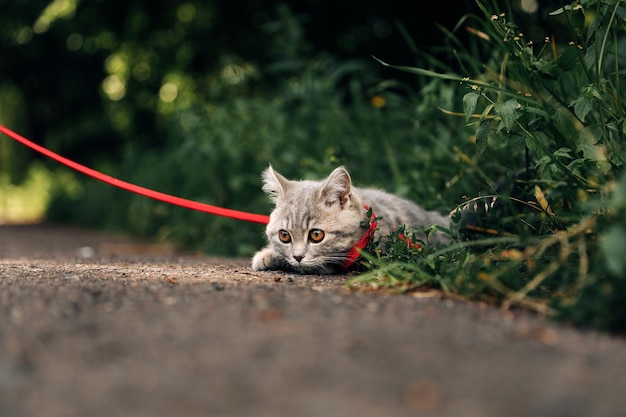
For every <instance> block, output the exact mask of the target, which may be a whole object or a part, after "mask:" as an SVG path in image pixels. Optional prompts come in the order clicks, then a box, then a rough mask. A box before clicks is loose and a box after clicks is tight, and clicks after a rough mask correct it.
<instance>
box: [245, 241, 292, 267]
mask: <svg viewBox="0 0 626 417" xmlns="http://www.w3.org/2000/svg"><path fill="white" fill-rule="evenodd" d="M284 268H285V260H284V259H283V257H282V256H280V255H278V254H277V253H276V252H274V251H273V250H272V248H270V247H269V246H268V247H266V248H263V249H261V250H260V251H258V252H257V253H256V254H255V255H254V257H253V258H252V269H253V270H255V271H266V270H268V269H269V270H276V269H284Z"/></svg>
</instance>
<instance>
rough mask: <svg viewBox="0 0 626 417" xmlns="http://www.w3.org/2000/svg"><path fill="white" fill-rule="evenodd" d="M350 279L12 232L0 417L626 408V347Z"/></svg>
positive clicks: (3, 294) (99, 240)
mask: <svg viewBox="0 0 626 417" xmlns="http://www.w3.org/2000/svg"><path fill="white" fill-rule="evenodd" d="M344 279H345V277H342V276H335V277H327V278H321V277H306V276H297V275H289V274H282V273H256V272H252V271H251V270H250V268H249V265H248V260H228V259H213V258H204V257H199V256H193V255H189V254H177V253H175V252H173V251H172V250H171V249H170V248H167V247H163V246H153V245H137V244H136V243H134V242H131V241H130V240H128V239H126V238H123V237H119V236H108V235H102V234H97V233H91V232H86V231H80V230H74V229H58V228H51V227H41V226H36V227H8V226H2V227H0V312H1V314H2V319H1V320H0V416H2V417H5V416H8V417H14V416H15V417H33V416H35V417H73V416H91V417H99V416H103V417H104V416H107V417H109V416H125V417H128V416H146V417H147V416H182V417H185V416H238V417H239V416H254V417H263V416H267V417H270V416H271V417H277V416H290V417H291V416H295V417H309V416H310V417H318V416H342V417H352V416H355V417H356V416H358V417H369V416H372V417H374V416H377V417H378V416H397V417H402V416H416V415H419V416H463V417H491V416H494V417H496V416H497V417H501V416H508V417H516V416H546V417H555V416H567V417H572V416H574V417H575V416H581V417H582V416H585V417H588V416H604V417H607V416H608V417H612V416H615V417H617V416H622V417H623V416H625V415H626V395H625V393H626V372H625V370H626V341H625V340H624V339H623V338H617V337H609V336H605V335H600V334H597V333H594V332H583V331H578V330H574V329H571V328H568V327H567V326H563V325H555V324H552V323H550V322H548V321H546V320H544V319H542V318H540V317H534V316H532V315H529V314H521V313H515V314H513V313H504V312H501V311H499V310H498V309H495V308H491V307H488V306H485V305H480V304H473V303H465V302H460V301H453V300H449V299H447V300H446V299H441V298H438V297H424V296H421V297H412V296H389V295H380V294H379V295H376V294H364V293H352V292H350V291H348V290H347V289H346V288H345V287H344V285H343V284H344Z"/></svg>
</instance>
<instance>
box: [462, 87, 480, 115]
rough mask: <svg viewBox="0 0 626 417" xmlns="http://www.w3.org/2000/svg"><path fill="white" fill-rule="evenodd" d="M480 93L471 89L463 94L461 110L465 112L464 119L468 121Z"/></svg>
mask: <svg viewBox="0 0 626 417" xmlns="http://www.w3.org/2000/svg"><path fill="white" fill-rule="evenodd" d="M479 97H480V94H478V92H476V91H472V92H470V93H467V94H465V95H464V96H463V112H464V113H465V121H466V122H467V121H469V120H470V119H471V118H472V115H473V114H474V111H475V110H476V104H477V103H478V98H479Z"/></svg>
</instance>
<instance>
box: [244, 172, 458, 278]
mask: <svg viewBox="0 0 626 417" xmlns="http://www.w3.org/2000/svg"><path fill="white" fill-rule="evenodd" d="M262 178H263V191H264V192H265V193H266V194H267V195H268V196H269V198H270V199H271V200H272V202H274V203H275V205H276V206H275V208H274V210H273V211H272V213H271V214H270V220H269V223H268V225H267V228H266V235H267V239H268V242H269V244H268V246H267V247H265V248H263V249H261V250H260V251H258V252H257V253H256V254H255V255H254V257H253V259H252V269H254V270H255V271H262V270H277V269H281V270H288V271H294V272H299V273H305V274H333V273H337V272H340V271H342V270H343V269H345V265H346V264H345V260H346V257H347V256H348V253H349V252H350V249H351V248H353V247H354V246H355V244H356V243H357V242H358V241H359V240H360V239H361V238H362V237H363V236H364V235H365V234H366V232H367V229H366V228H365V227H364V226H363V225H364V224H365V225H367V224H368V222H369V220H370V219H368V216H367V209H366V208H365V207H366V206H369V207H371V209H372V211H373V213H374V215H375V216H376V217H377V218H379V219H378V221H377V233H380V235H381V236H384V235H387V234H389V233H390V232H391V231H392V230H394V229H395V228H397V227H398V226H400V225H407V226H431V225H435V224H436V225H441V226H443V227H445V228H449V226H450V219H449V218H447V217H444V216H442V215H441V214H439V213H436V212H434V211H426V210H424V209H423V208H421V207H420V206H418V205H417V204H415V203H413V202H411V201H409V200H405V199H403V198H400V197H398V196H395V195H392V194H389V193H386V192H384V191H379V190H374V189H360V188H356V187H354V186H353V185H352V180H351V179H350V174H348V171H347V170H346V169H345V168H344V167H339V168H336V169H335V170H334V171H333V172H332V173H331V174H330V175H329V176H328V177H327V178H326V179H325V180H323V181H291V180H288V179H286V178H285V177H283V176H282V175H280V174H279V173H278V172H276V171H274V169H272V167H271V166H270V167H269V168H267V169H266V170H265V171H264V172H263V176H262ZM420 238H422V239H424V240H425V236H424V235H423V234H422V236H421V237H420ZM431 240H435V241H438V242H441V243H448V242H449V241H450V237H449V235H447V234H445V233H441V232H436V233H435V235H434V236H432V237H431Z"/></svg>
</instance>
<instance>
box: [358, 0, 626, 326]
mask: <svg viewBox="0 0 626 417" xmlns="http://www.w3.org/2000/svg"><path fill="white" fill-rule="evenodd" d="M478 4H479V5H480V7H481V9H482V10H483V11H484V17H483V19H482V20H478V19H477V20H476V22H477V24H478V25H479V27H476V28H475V29H476V31H477V32H479V33H481V34H483V35H484V36H482V37H481V38H480V41H481V43H482V45H483V48H484V50H485V51H487V50H490V51H492V52H491V53H489V55H488V56H489V59H488V60H487V61H486V64H485V65H484V66H481V65H480V64H479V62H476V59H475V58H474V56H472V55H471V54H470V53H463V52H459V53H458V57H459V60H460V61H461V63H462V65H461V67H463V68H472V69H480V71H479V72H473V71H468V73H463V74H458V73H451V72H440V71H437V70H432V69H425V68H412V67H394V68H396V69H398V70H401V71H407V72H410V73H414V74H416V75H418V76H422V77H428V78H431V79H433V80H444V81H449V82H453V83H456V84H457V85H458V86H459V87H458V88H457V90H458V92H457V97H458V100H459V101H462V103H463V112H460V113H458V114H456V115H457V116H459V117H463V120H464V121H465V122H466V123H467V125H468V126H470V127H471V128H472V129H473V130H474V131H475V137H476V139H475V149H474V152H473V153H472V154H471V156H470V157H468V158H467V159H466V161H465V162H466V164H467V165H468V166H469V167H472V168H471V169H470V171H471V174H473V175H476V176H478V177H480V178H482V179H483V181H484V184H485V185H486V186H487V187H485V189H484V190H482V193H484V194H482V195H481V191H478V192H477V191H476V190H475V191H474V193H473V194H471V195H468V196H467V197H468V198H467V201H465V202H462V203H460V204H459V205H458V206H457V209H456V210H455V214H456V219H457V221H458V232H459V233H460V236H459V237H460V239H459V242H458V243H455V244H453V245H451V246H450V247H448V248H430V249H428V250H425V251H422V252H414V253H413V252H411V250H410V248H404V250H397V251H395V252H394V253H391V254H376V253H374V256H371V255H370V256H369V257H368V263H369V267H370V270H371V271H370V272H368V273H366V274H364V275H361V276H359V277H357V278H355V279H353V280H351V282H350V285H353V286H354V285H356V286H363V285H366V284H370V285H372V284H374V285H375V286H376V287H377V288H380V287H381V285H382V286H385V287H387V288H390V289H396V290H397V289H400V290H403V291H405V290H413V289H417V288H420V287H423V286H436V287H438V288H441V289H443V290H444V291H446V292H450V293H452V292H453V293H457V294H461V295H463V296H466V297H468V298H471V299H483V300H488V301H490V302H492V303H496V304H499V305H501V306H502V307H503V308H513V307H521V308H529V309H532V310H535V311H537V312H540V313H543V314H548V315H550V316H553V317H557V318H559V319H562V320H567V321H570V322H573V323H578V324H585V325H592V326H594V327H597V328H601V329H604V330H611V331H624V330H626V281H624V276H625V273H626V261H625V259H626V228H625V226H624V224H626V223H625V222H624V220H626V211H625V210H624V208H625V207H626V199H625V190H626V177H625V176H624V174H623V173H622V170H623V169H622V167H623V164H624V155H626V153H625V152H624V151H625V146H626V141H625V139H626V130H625V127H626V118H625V115H626V111H625V108H624V99H625V98H626V97H625V96H624V86H623V85H622V84H623V82H622V79H623V71H622V70H620V68H623V62H620V58H621V57H620V50H621V48H622V47H623V44H624V40H625V39H624V37H623V34H624V26H623V19H624V16H625V13H626V10H625V9H624V7H623V6H624V5H623V3H618V2H610V1H606V2H605V1H587V2H582V5H581V4H578V3H576V4H572V5H570V6H567V7H565V8H564V9H562V10H559V11H556V13H555V14H564V15H565V16H566V18H567V22H568V23H569V25H570V29H571V36H572V38H570V40H571V42H564V41H563V40H560V43H559V44H557V43H556V42H552V41H551V40H550V39H548V40H547V42H546V43H545V44H544V45H533V44H531V43H529V42H528V41H526V40H525V39H524V37H523V34H522V33H521V32H520V30H519V29H518V28H517V26H516V25H515V23H514V22H513V21H512V19H511V16H510V14H508V13H506V12H501V11H500V10H498V9H497V8H495V6H494V5H491V6H492V8H491V9H489V8H488V7H487V6H485V5H484V4H482V3H480V2H479V3H478ZM585 18H589V20H591V22H590V23H589V24H588V25H585V24H584V22H585V21H586V19H585ZM559 45H560V46H559ZM385 65H388V64H385ZM442 110H444V111H445V110H447V109H445V108H443V109H442ZM446 113H448V114H450V115H451V117H454V115H455V112H452V111H446ZM503 179H504V181H503ZM498 184H499V185H498ZM402 243H403V242H402V241H401V240H400V241H397V242H396V244H397V246H399V247H400V248H402ZM404 246H406V245H404Z"/></svg>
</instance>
